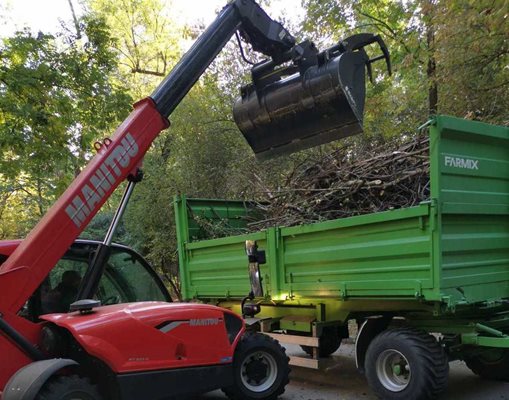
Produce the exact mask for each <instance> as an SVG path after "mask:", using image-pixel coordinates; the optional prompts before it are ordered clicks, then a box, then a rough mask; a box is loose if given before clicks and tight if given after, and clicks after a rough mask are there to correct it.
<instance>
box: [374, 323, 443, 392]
mask: <svg viewBox="0 0 509 400" xmlns="http://www.w3.org/2000/svg"><path fill="white" fill-rule="evenodd" d="M365 369H366V376H367V379H368V383H369V385H370V387H371V389H372V390H373V391H374V392H375V394H376V395H377V396H378V397H379V398H381V399H390V400H400V399H413V400H430V399H435V398H436V397H437V396H438V395H439V394H440V393H441V392H442V391H443V390H445V388H446V386H447V378H448V374H449V363H448V359H447V355H446V353H445V351H444V349H443V348H442V347H441V346H440V344H439V343H438V342H437V341H436V339H435V338H434V337H433V336H431V335H429V334H427V333H425V332H421V331H417V330H414V329H411V328H396V329H390V330H387V331H384V332H382V333H380V334H379V335H378V336H376V337H375V338H374V339H373V341H372V342H371V344H370V345H369V347H368V350H367V353H366V362H365Z"/></svg>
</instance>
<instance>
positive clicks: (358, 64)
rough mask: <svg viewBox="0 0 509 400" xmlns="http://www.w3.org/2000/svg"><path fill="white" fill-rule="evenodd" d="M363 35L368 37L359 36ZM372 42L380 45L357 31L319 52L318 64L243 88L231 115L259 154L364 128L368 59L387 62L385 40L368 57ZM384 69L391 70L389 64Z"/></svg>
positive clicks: (264, 155) (307, 144)
mask: <svg viewBox="0 0 509 400" xmlns="http://www.w3.org/2000/svg"><path fill="white" fill-rule="evenodd" d="M363 35H364V36H363ZM361 36H363V39H367V40H363V41H362V40H360V39H362V38H361ZM354 39H357V41H356V40H354ZM373 41H377V42H378V43H380V42H381V43H382V44H383V41H382V40H381V39H380V38H379V37H378V36H374V35H371V34H361V35H355V36H353V37H351V38H349V39H347V40H346V41H343V42H340V44H338V45H336V46H334V47H333V48H331V49H328V50H326V51H325V52H323V53H320V54H319V55H318V57H317V63H316V65H313V66H310V67H308V68H307V69H306V70H305V71H302V69H301V70H300V71H297V72H296V73H294V74H293V75H290V76H287V77H285V78H281V79H274V78H272V79H271V80H272V81H269V83H268V84H265V85H264V86H263V88H262V89H261V90H260V88H259V87H257V85H256V83H255V84H254V85H250V86H247V87H245V88H244V89H243V91H242V97H241V98H240V99H239V100H238V101H237V102H236V104H235V106H234V109H233V114H234V118H235V122H236V123H237V126H238V127H239V129H240V130H241V132H242V133H243V135H244V137H245V138H246V140H247V142H248V143H249V145H250V146H251V148H252V149H253V151H254V153H255V154H256V156H257V158H259V159H267V158H271V157H273V156H277V155H281V154H287V153H292V152H295V151H298V150H303V149H306V148H310V147H313V146H318V145H320V144H324V143H328V142H331V141H333V140H337V139H341V138H344V137H347V136H351V135H355V134H357V133H360V132H362V122H363V113H364V99H365V93H366V92H365V80H366V79H365V77H366V66H368V69H367V70H368V72H369V74H370V75H371V69H370V64H371V62H373V61H375V60H378V59H380V58H386V60H387V61H388V52H387V49H386V48H385V45H384V44H383V46H382V45H381V47H382V49H383V50H384V56H380V57H377V58H376V59H373V60H370V59H369V58H368V56H367V54H366V52H365V51H364V49H363V47H364V46H365V45H367V44H370V43H373ZM388 67H389V71H390V63H389V62H388ZM272 75H273V76H274V72H273V73H272ZM253 76H254V74H253Z"/></svg>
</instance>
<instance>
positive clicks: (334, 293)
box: [174, 116, 509, 399]
mask: <svg viewBox="0 0 509 400" xmlns="http://www.w3.org/2000/svg"><path fill="white" fill-rule="evenodd" d="M429 132H430V155H429V157H430V184H431V198H430V200H429V201H426V202H423V203H421V204H419V205H418V206H415V207H409V208H405V209H396V210H392V211H386V212H380V213H374V214H369V215H362V216H355V217H350V218H344V219H338V220H331V221H325V222H320V223H314V224H310V225H302V226H295V227H280V226H275V227H272V228H269V229H266V230H263V231H260V232H255V233H244V234H242V232H243V231H244V228H245V227H246V221H247V220H249V218H257V217H260V216H257V215H255V214H256V212H255V211H253V210H254V209H253V207H252V204H250V203H249V202H240V201H223V200H203V199H187V198H185V197H184V196H179V197H176V198H175V202H174V205H175V212H176V220H177V237H178V249H179V262H180V273H181V282H182V292H183V295H184V298H186V299H195V300H199V301H203V302H210V303H215V304H220V305H222V306H223V307H227V308H230V309H233V310H235V311H237V312H239V313H241V312H242V310H241V301H242V299H244V298H245V297H246V295H247V294H248V293H249V292H250V291H251V290H252V285H251V283H250V276H249V274H248V267H249V266H253V262H254V263H255V264H254V265H255V267H256V268H259V272H260V273H259V275H260V277H261V278H262V286H263V290H264V292H263V296H262V297H257V298H255V299H254V300H252V301H248V303H250V304H251V303H256V305H260V306H261V311H260V313H259V314H258V315H257V319H256V321H257V324H256V326H257V327H258V328H259V329H261V330H262V331H264V332H266V333H268V334H270V335H273V336H276V337H278V338H279V339H280V340H281V341H282V342H289V343H297V344H301V345H302V347H303V349H304V350H305V351H306V352H307V353H308V354H310V356H311V357H309V358H307V359H305V358H303V359H293V360H292V362H293V363H295V364H297V365H303V366H309V367H314V368H317V367H319V365H320V360H321V358H320V357H325V356H327V355H329V354H331V353H332V352H334V351H335V350H336V349H337V348H338V347H339V345H340V343H341V341H342V340H343V339H345V338H347V337H348V335H349V329H348V324H349V321H350V325H352V321H355V322H356V323H358V326H359V331H358V333H357V334H356V342H355V344H356V360H357V365H358V367H359V369H360V370H361V371H363V372H365V373H366V376H367V379H368V382H369V384H370V386H371V387H372V389H373V390H374V392H375V393H376V394H377V395H378V396H379V397H381V398H390V399H410V398H412V399H413V398H415V399H431V398H434V397H436V395H438V393H440V392H441V391H442V390H443V388H444V387H445V385H446V382H447V373H448V361H451V360H455V359H463V360H465V361H466V363H467V365H468V366H469V367H470V368H471V369H472V370H473V371H474V372H475V373H476V374H479V375H481V376H483V377H485V378H492V379H493V378H494V379H503V380H509V128H507V127H501V126H493V125H488V124H484V123H480V122H475V121H467V120H462V119H457V118H452V117H446V116H438V117H436V118H435V119H434V120H433V121H431V123H430V129H429ZM203 220H207V221H212V222H213V221H214V220H215V221H220V222H221V223H224V222H227V224H225V225H227V226H228V227H229V228H231V229H232V230H233V232H235V233H241V234H236V235H232V236H228V237H223V238H218V239H207V235H206V232H205V230H204V229H203ZM246 241H248V243H253V242H254V241H256V243H257V246H258V248H259V249H263V250H264V252H265V257H264V258H265V261H266V262H265V263H263V264H262V263H261V262H260V263H259V264H260V265H258V261H261V260H257V259H256V257H254V258H253V257H251V258H250V259H249V260H248V257H247V256H246V249H245V245H246ZM251 305H252V304H251ZM250 322H253V320H250ZM350 330H351V329H350ZM282 335H285V336H282Z"/></svg>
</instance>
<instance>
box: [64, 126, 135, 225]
mask: <svg viewBox="0 0 509 400" xmlns="http://www.w3.org/2000/svg"><path fill="white" fill-rule="evenodd" d="M138 150H139V148H138V145H137V144H136V142H135V141H134V138H133V137H132V135H131V134H130V133H127V134H126V136H125V137H124V138H123V139H122V141H121V142H120V143H119V144H117V145H116V146H115V148H114V149H113V151H112V152H111V154H110V155H109V156H108V157H107V158H106V159H105V160H104V161H103V162H102V163H101V164H100V165H99V168H97V171H96V172H95V174H94V175H93V176H92V177H91V178H90V180H89V181H88V182H87V183H85V184H84V185H83V187H82V188H81V194H78V195H77V196H76V197H75V198H74V199H73V200H72V201H71V202H70V203H69V205H68V206H67V207H66V208H65V212H66V213H67V215H68V216H69V218H71V220H72V222H74V224H75V225H76V226H77V227H78V228H80V227H81V225H83V222H85V220H86V219H87V217H88V216H89V215H90V213H91V212H92V211H93V210H94V208H95V207H96V206H97V204H100V203H102V201H103V200H104V196H105V195H106V193H108V191H109V190H110V189H111V187H112V185H114V184H115V182H116V181H117V179H118V178H120V177H121V176H122V174H123V172H125V170H126V169H127V167H129V164H130V163H131V159H132V158H133V157H134V156H135V155H136V154H138Z"/></svg>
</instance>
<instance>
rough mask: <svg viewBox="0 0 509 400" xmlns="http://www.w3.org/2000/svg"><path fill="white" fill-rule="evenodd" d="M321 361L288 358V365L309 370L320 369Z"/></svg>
mask: <svg viewBox="0 0 509 400" xmlns="http://www.w3.org/2000/svg"><path fill="white" fill-rule="evenodd" d="M321 364H322V362H321V360H315V359H313V358H304V357H294V356H291V357H290V365H293V366H295V367H302V368H310V369H320V368H321Z"/></svg>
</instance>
